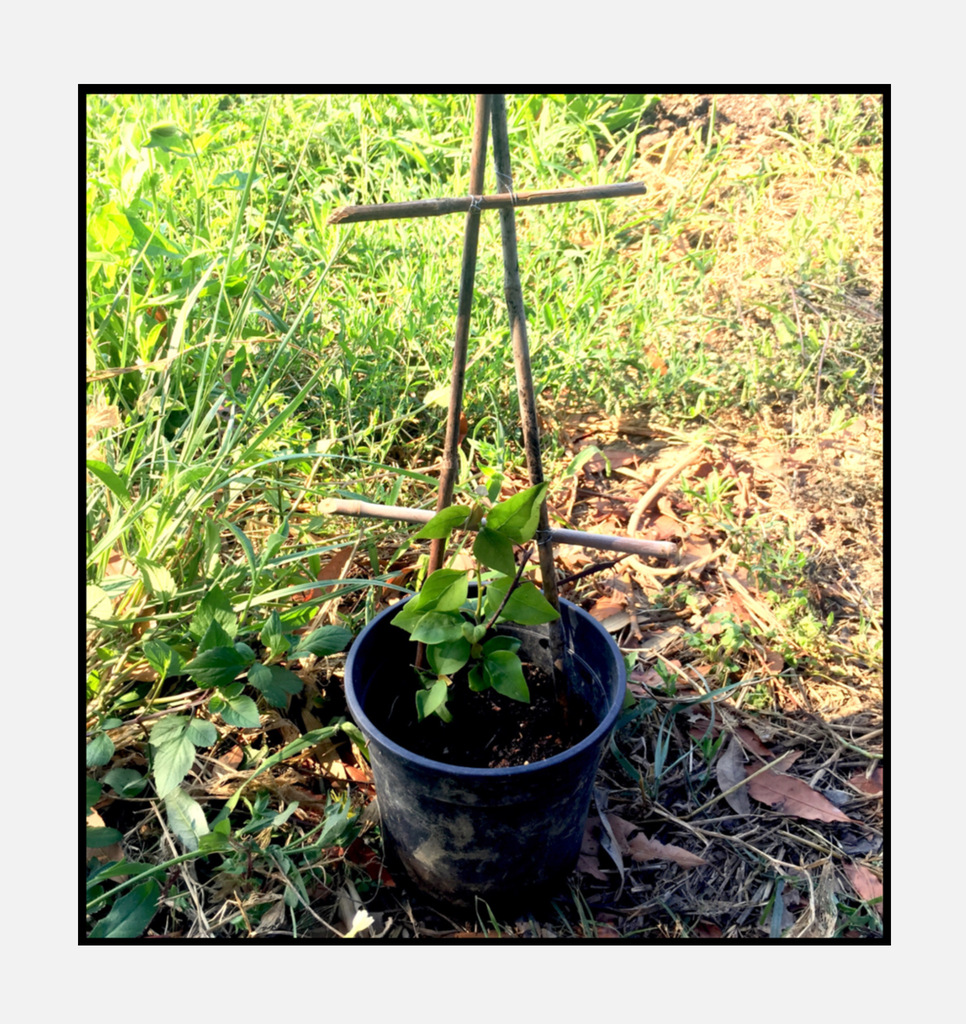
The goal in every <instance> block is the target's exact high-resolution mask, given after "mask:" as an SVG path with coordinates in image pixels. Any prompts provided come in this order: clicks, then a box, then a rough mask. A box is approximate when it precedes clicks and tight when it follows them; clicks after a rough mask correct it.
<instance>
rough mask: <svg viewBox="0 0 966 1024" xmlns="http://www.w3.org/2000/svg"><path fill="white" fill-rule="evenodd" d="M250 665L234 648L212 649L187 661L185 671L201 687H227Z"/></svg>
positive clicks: (250, 660)
mask: <svg viewBox="0 0 966 1024" xmlns="http://www.w3.org/2000/svg"><path fill="white" fill-rule="evenodd" d="M251 663H252V659H251V658H249V657H246V656H245V655H244V654H241V653H240V652H239V651H237V650H236V649H235V648H234V647H213V648H211V650H209V651H203V652H202V653H201V654H199V655H198V657H197V658H193V659H192V660H191V661H189V662H188V664H187V665H185V671H186V672H187V673H188V675H189V676H190V677H191V678H192V679H193V680H194V681H195V682H196V683H199V684H200V685H201V686H227V685H228V684H229V683H230V682H232V681H233V680H234V678H235V676H237V675H238V673H239V672H243V671H244V670H245V669H246V668H248V666H249V665H250V664H251Z"/></svg>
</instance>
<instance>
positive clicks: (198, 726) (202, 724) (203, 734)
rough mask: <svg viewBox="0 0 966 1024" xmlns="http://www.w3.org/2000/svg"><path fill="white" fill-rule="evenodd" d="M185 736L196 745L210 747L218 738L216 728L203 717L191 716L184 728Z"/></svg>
mask: <svg viewBox="0 0 966 1024" xmlns="http://www.w3.org/2000/svg"><path fill="white" fill-rule="evenodd" d="M185 736H187V737H188V739H189V740H191V742H192V743H193V744H194V745H195V746H196V747H210V746H212V745H213V744H214V743H216V742H217V740H218V730H217V729H216V728H215V727H214V726H213V725H212V724H211V722H209V721H207V720H206V719H204V718H192V719H191V720H190V721H189V722H188V728H187V729H185Z"/></svg>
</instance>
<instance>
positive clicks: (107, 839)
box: [86, 828, 124, 850]
mask: <svg viewBox="0 0 966 1024" xmlns="http://www.w3.org/2000/svg"><path fill="white" fill-rule="evenodd" d="M123 838H124V834H123V833H122V832H118V830H117V829H116V828H89V829H88V830H87V840H86V845H87V846H89V847H90V848H91V849H92V850H99V849H101V847H103V846H110V845H111V844H112V843H119V842H120V841H121V840H122V839H123Z"/></svg>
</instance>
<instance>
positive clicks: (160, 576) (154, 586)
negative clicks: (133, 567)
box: [138, 558, 178, 601]
mask: <svg viewBox="0 0 966 1024" xmlns="http://www.w3.org/2000/svg"><path fill="white" fill-rule="evenodd" d="M138 568H139V569H140V570H141V577H142V579H143V580H144V587H145V589H146V590H147V591H148V593H149V594H150V595H151V596H152V597H155V598H157V599H158V600H159V601H170V600H171V599H172V598H173V597H174V596H175V594H176V593H177V592H178V585H177V583H175V581H174V577H173V576H172V575H171V573H170V572H168V570H167V569H165V567H164V566H163V565H158V564H157V563H156V562H149V561H148V560H147V559H146V558H139V559H138Z"/></svg>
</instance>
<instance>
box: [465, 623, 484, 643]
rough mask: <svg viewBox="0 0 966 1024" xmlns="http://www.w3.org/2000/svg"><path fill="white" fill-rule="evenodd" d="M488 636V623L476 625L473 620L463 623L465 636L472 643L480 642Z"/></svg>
mask: <svg viewBox="0 0 966 1024" xmlns="http://www.w3.org/2000/svg"><path fill="white" fill-rule="evenodd" d="M485 636H486V625H485V623H480V625H478V626H475V625H474V624H473V623H472V622H464V623H463V637H464V639H466V640H467V641H469V643H471V644H478V643H479V642H480V641H481V640H482V639H483V637H485Z"/></svg>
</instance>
